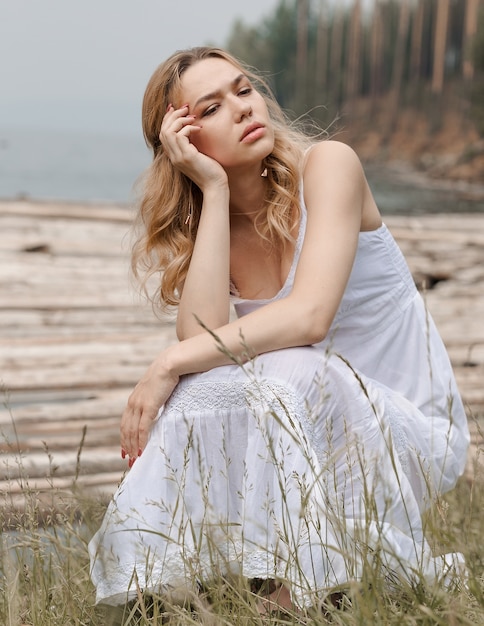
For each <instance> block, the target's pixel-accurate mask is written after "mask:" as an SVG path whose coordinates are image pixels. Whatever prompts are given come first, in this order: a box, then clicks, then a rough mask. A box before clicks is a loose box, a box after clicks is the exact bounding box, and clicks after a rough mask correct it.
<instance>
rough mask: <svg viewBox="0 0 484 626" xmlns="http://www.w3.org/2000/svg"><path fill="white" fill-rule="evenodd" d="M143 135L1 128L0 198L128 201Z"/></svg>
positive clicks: (141, 162)
mask: <svg viewBox="0 0 484 626" xmlns="http://www.w3.org/2000/svg"><path fill="white" fill-rule="evenodd" d="M149 162H150V154H149V152H148V149H147V147H146V146H145V144H144V141H143V137H142V136H141V132H140V136H139V137H133V136H129V135H126V136H123V135H113V134H104V135H100V134H89V133H82V134H81V133H77V134H76V133H62V132H48V131H30V132H28V131H2V130H0V198H17V197H29V198H33V199H39V200H68V201H88V202H90V201H106V202H120V203H125V202H129V201H130V199H131V197H132V187H133V184H134V182H135V181H136V179H137V178H138V176H139V175H140V174H141V172H142V171H143V170H144V169H145V168H146V167H147V165H148V164H149Z"/></svg>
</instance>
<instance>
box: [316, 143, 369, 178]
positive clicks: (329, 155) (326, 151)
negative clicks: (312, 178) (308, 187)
mask: <svg viewBox="0 0 484 626" xmlns="http://www.w3.org/2000/svg"><path fill="white" fill-rule="evenodd" d="M319 167H324V168H325V169H329V170H334V169H337V168H338V169H339V168H341V167H343V168H345V170H347V172H348V173H350V172H351V170H354V171H355V173H357V172H359V173H360V174H363V168H362V165H361V161H360V159H359V157H358V155H357V154H356V152H355V151H354V150H353V148H352V147H351V146H349V145H348V144H346V143H343V142H342V141H336V140H334V139H328V140H325V141H320V142H318V143H316V144H314V146H312V147H311V148H310V150H309V152H308V156H307V160H306V167H305V171H306V170H307V169H308V168H309V170H311V169H312V168H319Z"/></svg>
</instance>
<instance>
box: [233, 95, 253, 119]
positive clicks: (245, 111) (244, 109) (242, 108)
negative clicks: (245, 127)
mask: <svg viewBox="0 0 484 626" xmlns="http://www.w3.org/2000/svg"><path fill="white" fill-rule="evenodd" d="M235 114H236V116H237V117H238V118H239V119H244V117H250V116H251V115H252V106H251V105H250V103H249V102H247V100H241V99H240V98H237V100H236V104H235Z"/></svg>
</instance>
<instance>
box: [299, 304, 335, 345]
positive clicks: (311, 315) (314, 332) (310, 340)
mask: <svg viewBox="0 0 484 626" xmlns="http://www.w3.org/2000/svg"><path fill="white" fill-rule="evenodd" d="M300 322H301V323H300V332H301V336H302V340H303V342H304V344H305V345H313V344H315V343H319V342H320V341H323V339H324V338H325V337H326V335H327V334H328V330H329V329H328V327H327V324H326V323H325V321H324V319H322V318H321V312H320V311H319V312H317V311H312V310H308V311H305V312H304V313H303V314H302V315H301V318H300Z"/></svg>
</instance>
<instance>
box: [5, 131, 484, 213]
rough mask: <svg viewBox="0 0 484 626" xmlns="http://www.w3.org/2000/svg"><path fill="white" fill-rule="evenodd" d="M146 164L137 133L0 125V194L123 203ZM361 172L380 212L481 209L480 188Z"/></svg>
mask: <svg viewBox="0 0 484 626" xmlns="http://www.w3.org/2000/svg"><path fill="white" fill-rule="evenodd" d="M149 162H150V154H149V152H148V149H147V148H146V146H145V144H144V141H143V138H142V136H141V131H140V134H139V136H130V135H125V136H123V135H114V134H104V135H102V134H89V133H82V134H81V133H62V132H51V131H40V130H37V131H30V132H28V131H19V130H17V131H14V130H9V131H6V130H4V131H2V130H1V129H0V198H18V197H27V198H32V199H39V200H67V201H81V202H83V201H87V202H91V201H106V202H116V203H128V202H129V201H130V200H131V199H132V195H133V194H132V188H133V184H134V182H135V181H136V179H137V178H138V176H139V175H140V174H141V173H142V172H143V170H144V169H145V168H146V167H147V166H148V164H149ZM365 169H366V172H367V175H368V179H369V181H370V185H371V187H372V189H373V192H374V194H375V198H376V200H377V203H378V205H379V207H380V209H381V211H382V212H383V213H386V214H391V213H402V214H408V215H412V214H419V213H437V212H438V213H442V212H443V213H446V212H477V211H479V212H480V211H484V187H482V189H480V190H477V191H479V193H475V192H476V189H475V188H473V189H469V188H468V187H467V186H465V185H458V184H445V183H441V184H438V185H437V184H435V183H431V182H429V181H426V180H425V179H423V180H422V179H421V178H419V177H418V176H417V177H415V176H408V173H407V174H405V173H403V174H402V171H401V170H390V169H389V168H387V167H384V166H382V165H379V166H376V165H372V166H367V167H366V168H365Z"/></svg>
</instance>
